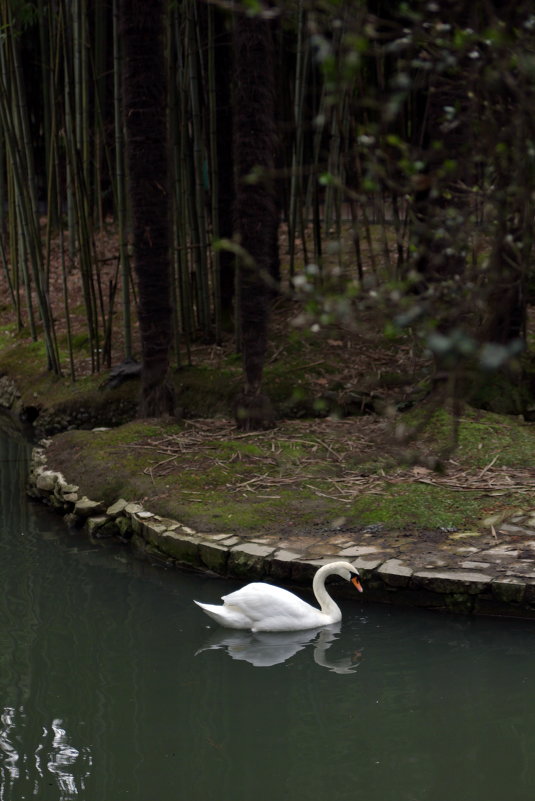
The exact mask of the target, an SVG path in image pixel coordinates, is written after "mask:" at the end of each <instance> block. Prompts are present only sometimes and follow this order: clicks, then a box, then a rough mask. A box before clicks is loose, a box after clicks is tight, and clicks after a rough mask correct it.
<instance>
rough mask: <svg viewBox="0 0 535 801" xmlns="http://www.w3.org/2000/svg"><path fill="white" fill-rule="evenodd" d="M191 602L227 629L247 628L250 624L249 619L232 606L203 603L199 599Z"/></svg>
mask: <svg viewBox="0 0 535 801" xmlns="http://www.w3.org/2000/svg"><path fill="white" fill-rule="evenodd" d="M193 603H195V604H197V606H200V607H201V609H202V610H203V612H206V614H207V615H209V617H211V618H212V620H215V622H216V623H219V625H220V626H224V627H225V628H227V629H248V628H250V626H251V621H250V620H249V619H248V618H246V617H245V616H244V614H243V612H241V611H240V610H238V609H235V608H233V607H232V606H216V605H215V604H203V603H201V602H200V601H193Z"/></svg>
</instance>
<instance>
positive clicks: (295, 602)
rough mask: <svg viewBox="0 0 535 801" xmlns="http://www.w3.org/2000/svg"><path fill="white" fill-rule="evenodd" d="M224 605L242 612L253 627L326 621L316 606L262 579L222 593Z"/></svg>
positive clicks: (277, 628)
mask: <svg viewBox="0 0 535 801" xmlns="http://www.w3.org/2000/svg"><path fill="white" fill-rule="evenodd" d="M223 601H224V604H225V608H227V607H228V608H229V610H230V609H232V610H236V612H241V613H242V614H243V615H245V616H246V617H247V618H249V619H250V620H251V622H252V624H251V629H252V630H253V631H299V630H300V629H310V628H315V627H317V626H322V625H325V622H326V621H325V620H324V615H323V614H322V612H320V610H319V609H316V608H315V607H313V606H311V605H310V604H307V603H306V602H305V601H303V600H302V599H301V598H299V597H298V596H297V595H294V594H293V593H292V592H289V591H288V590H284V589H282V587H274V586H272V585H271V584H264V583H263V582H253V583H252V584H247V585H246V586H245V587H242V588H241V589H239V590H236V591H235V592H231V593H229V595H224V596H223Z"/></svg>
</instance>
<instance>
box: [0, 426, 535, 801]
mask: <svg viewBox="0 0 535 801" xmlns="http://www.w3.org/2000/svg"><path fill="white" fill-rule="evenodd" d="M0 439H1V440H2V441H1V451H0V464H1V471H0V490H1V492H0V512H1V522H2V525H1V527H0V582H1V585H0V586H1V588H2V591H1V597H0V801H23V799H30V798H38V799H39V801H58V800H59V799H61V800H62V801H63V800H64V799H83V801H122V800H123V799H132V801H152V799H156V800H157V801H171V799H188V801H215V800H216V799H217V801H251V799H254V801H286V800H287V799H291V801H316V799H322V798H328V799H329V801H345V799H347V800H348V801H350V800H351V801H355V799H360V798H362V799H366V801H405V800H406V801H450V800H451V799H462V801H483V800H484V801H524V799H525V800H526V801H528V799H532V798H533V793H534V791H535V624H529V623H520V622H511V621H502V620H499V621H498V620H497V621H493V620H471V619H464V618H456V617H441V616H438V615H433V614H427V613H423V612H421V611H414V612H412V611H405V610H399V609H389V608H382V607H373V606H369V607H367V606H365V605H363V604H362V602H361V600H360V598H358V597H356V599H355V601H354V602H353V603H351V602H347V603H345V604H344V605H343V613H344V619H343V623H342V626H341V629H340V630H339V631H336V630H335V631H323V632H319V633H318V632H310V633H308V634H302V633H301V634H299V633H298V634H295V633H293V634H288V635H267V634H264V635H262V636H260V635H257V636H256V637H255V636H252V635H247V634H240V633H237V632H231V631H225V630H223V629H218V628H217V627H216V626H215V624H212V623H211V621H209V619H208V618H206V617H205V616H204V615H203V613H202V612H201V611H200V610H199V609H197V608H196V607H194V605H193V604H192V599H193V598H197V599H200V600H206V601H215V600H217V599H218V598H219V596H220V595H221V594H222V593H224V592H227V591H228V590H229V588H234V587H235V586H237V585H235V584H231V583H228V582H224V581H222V580H219V579H213V578H208V577H202V576H201V577H200V576H196V575H190V574H187V573H179V572H176V571H167V570H164V569H162V568H161V567H157V566H152V565H149V564H147V563H145V562H140V561H137V560H135V559H134V558H132V557H131V556H130V555H129V554H128V552H127V551H126V550H124V549H122V548H117V547H115V546H106V547H102V546H100V545H99V546H94V545H91V544H90V543H89V542H88V541H87V539H86V538H85V537H84V536H82V535H78V534H76V535H73V534H69V533H68V532H67V530H66V529H65V527H64V525H63V523H62V522H61V521H60V520H59V519H56V518H55V517H54V516H53V515H51V513H50V512H48V511H47V510H45V509H42V508H41V507H40V506H39V505H37V504H34V503H31V502H30V503H29V502H28V501H27V500H26V498H25V496H24V490H23V484H24V475H25V453H26V449H25V447H24V445H23V443H22V442H21V441H19V440H17V439H16V438H13V437H8V436H6V435H0Z"/></svg>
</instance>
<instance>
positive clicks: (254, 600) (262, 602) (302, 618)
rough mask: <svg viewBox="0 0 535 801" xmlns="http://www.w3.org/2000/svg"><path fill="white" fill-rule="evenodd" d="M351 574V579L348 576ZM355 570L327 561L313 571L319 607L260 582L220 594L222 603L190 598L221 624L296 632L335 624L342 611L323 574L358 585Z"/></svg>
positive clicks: (343, 563) (279, 588)
mask: <svg viewBox="0 0 535 801" xmlns="http://www.w3.org/2000/svg"><path fill="white" fill-rule="evenodd" d="M351 574H353V576H354V577H353V578H351ZM358 574H359V573H358V570H357V569H356V568H355V567H353V565H352V564H350V563H349V562H329V563H328V564H326V565H323V567H320V569H319V570H318V571H317V573H316V575H315V576H314V581H313V582H312V589H313V591H314V595H315V596H316V600H317V601H318V603H319V605H320V607H321V609H316V607H314V606H311V605H310V604H307V603H306V602H305V601H303V600H302V599H301V598H298V596H297V595H294V594H293V593H292V592H288V590H283V589H282V588H281V587H274V586H273V585H271V584H265V583H264V582H253V583H252V584H247V585H246V586H245V587H242V588H241V589H240V590H236V592H231V593H230V594H229V595H223V598H222V600H223V606H215V605H213V604H203V603H200V601H194V603H196V604H197V606H200V607H201V609H202V610H203V611H204V612H206V614H207V615H209V616H210V617H211V618H213V619H214V620H215V621H216V622H217V623H219V624H220V625H221V626H225V627H226V628H227V629H250V630H251V631H300V630H302V629H315V628H319V627H321V626H329V625H330V624H331V623H338V621H339V620H341V619H342V613H341V611H340V609H339V607H338V605H337V604H336V603H335V602H334V601H333V599H332V598H331V596H330V595H329V593H328V592H327V590H326V589H325V579H326V578H327V576H331V575H337V576H341V577H342V578H344V579H346V580H347V581H350V580H351V581H352V582H353V584H354V585H355V587H356V588H357V590H359V592H362V587H361V585H360V582H359V580H358V578H357V576H358Z"/></svg>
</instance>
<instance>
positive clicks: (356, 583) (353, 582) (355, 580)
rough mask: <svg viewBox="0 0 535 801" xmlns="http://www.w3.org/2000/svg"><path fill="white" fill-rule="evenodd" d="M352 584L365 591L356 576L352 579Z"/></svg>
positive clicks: (360, 590)
mask: <svg viewBox="0 0 535 801" xmlns="http://www.w3.org/2000/svg"><path fill="white" fill-rule="evenodd" d="M351 584H354V585H355V587H356V588H357V590H358V591H359V592H363V589H362V585H361V583H360V581H359V580H358V578H357V577H356V576H353V578H352V579H351Z"/></svg>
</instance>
